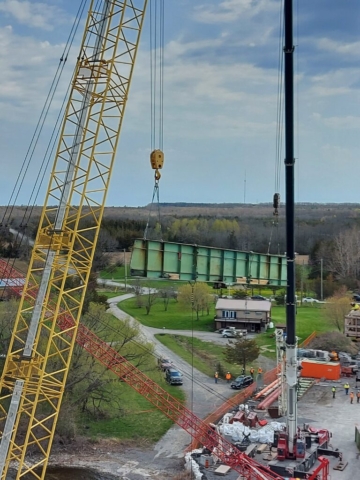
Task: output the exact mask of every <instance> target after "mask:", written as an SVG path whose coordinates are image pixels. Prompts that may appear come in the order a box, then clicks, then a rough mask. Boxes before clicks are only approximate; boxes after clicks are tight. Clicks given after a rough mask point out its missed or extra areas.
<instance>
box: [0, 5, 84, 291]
mask: <svg viewBox="0 0 360 480" xmlns="http://www.w3.org/2000/svg"><path fill="white" fill-rule="evenodd" d="M86 3H87V0H81V3H80V6H79V8H78V10H77V13H76V16H75V19H74V21H73V24H72V27H71V30H70V33H69V35H68V38H67V41H66V44H65V47H64V49H63V53H62V55H61V57H60V60H59V64H58V67H57V69H56V72H55V74H54V77H53V80H52V83H51V85H50V88H49V92H48V94H47V96H46V99H45V102H44V105H43V108H42V110H41V113H40V116H39V119H38V122H37V124H36V127H35V130H34V133H33V136H32V138H31V141H30V145H29V147H28V149H27V152H26V155H25V158H24V160H23V162H22V166H21V168H20V172H19V174H18V176H17V179H16V182H15V185H14V187H13V190H12V193H11V196H10V199H9V202H8V205H7V207H6V208H5V212H4V215H3V217H2V219H1V220H0V226H3V225H4V226H8V222H9V221H10V218H11V215H12V213H13V210H14V208H15V203H16V201H17V199H18V196H19V193H20V191H21V188H22V186H23V183H24V181H25V177H26V174H27V172H28V169H29V167H30V164H31V162H32V159H33V156H34V153H35V150H36V147H37V145H38V142H39V138H40V136H41V133H42V130H43V128H44V124H45V121H46V119H47V116H48V113H49V110H50V107H51V105H52V102H53V99H54V96H55V93H56V90H57V87H58V85H59V82H60V79H61V76H62V73H63V70H64V67H65V64H66V61H67V58H68V55H69V52H70V50H71V47H72V44H73V41H74V38H75V36H76V33H77V30H78V27H79V24H80V21H81V18H82V15H83V12H84V9H85V6H86ZM71 82H72V81H70V82H69V85H68V88H67V91H66V94H65V96H64V98H63V102H62V105H61V108H60V111H59V114H58V116H57V119H56V122H55V125H54V127H53V131H52V133H51V137H50V140H49V142H48V145H47V148H46V151H45V154H44V157H43V159H42V162H41V165H40V168H39V170H38V173H37V176H36V180H35V182H34V185H33V188H32V190H31V194H30V197H29V201H28V205H27V206H26V208H25V210H24V214H23V216H22V219H21V221H20V230H21V231H20V230H19V231H18V232H17V234H16V236H15V240H14V242H15V245H17V246H18V247H19V248H20V246H21V244H22V242H23V240H24V238H26V235H23V232H25V229H26V226H27V222H28V221H29V219H30V218H31V216H32V213H33V209H34V207H35V204H36V200H37V198H38V195H39V192H40V189H41V186H42V183H43V180H44V177H45V174H46V170H47V168H48V165H49V161H50V158H51V155H52V153H53V150H54V146H55V143H56V140H57V138H58V135H59V130H58V125H59V122H60V120H61V119H62V117H63V111H64V107H65V104H66V100H67V97H68V93H69V90H70V88H71ZM55 133H56V134H55ZM51 143H52V146H51ZM49 152H50V153H49ZM46 156H48V158H47V160H46ZM40 178H41V179H40ZM36 190H37V191H36ZM35 191H36V194H35ZM32 199H33V204H32V205H31V200H32ZM15 260H16V259H15V258H13V259H12V262H11V258H9V259H8V261H7V264H8V265H10V263H11V267H13V266H14V263H15ZM3 295H4V293H2V295H1V298H3Z"/></svg>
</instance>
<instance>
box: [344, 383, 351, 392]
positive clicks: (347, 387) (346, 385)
mask: <svg viewBox="0 0 360 480" xmlns="http://www.w3.org/2000/svg"><path fill="white" fill-rule="evenodd" d="M349 388H350V385H349V384H348V382H346V383H345V385H344V389H345V395H349Z"/></svg>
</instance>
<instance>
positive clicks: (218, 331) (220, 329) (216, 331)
mask: <svg viewBox="0 0 360 480" xmlns="http://www.w3.org/2000/svg"><path fill="white" fill-rule="evenodd" d="M224 330H226V328H219V329H218V330H215V333H220V334H222V333H223V331H224Z"/></svg>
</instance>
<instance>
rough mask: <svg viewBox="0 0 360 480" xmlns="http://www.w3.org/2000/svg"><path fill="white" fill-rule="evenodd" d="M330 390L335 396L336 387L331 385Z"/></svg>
mask: <svg viewBox="0 0 360 480" xmlns="http://www.w3.org/2000/svg"><path fill="white" fill-rule="evenodd" d="M331 391H332V394H333V398H335V394H336V387H332V389H331Z"/></svg>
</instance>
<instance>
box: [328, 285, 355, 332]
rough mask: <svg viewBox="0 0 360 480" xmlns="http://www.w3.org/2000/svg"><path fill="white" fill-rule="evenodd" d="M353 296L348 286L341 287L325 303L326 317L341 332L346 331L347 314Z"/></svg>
mask: <svg viewBox="0 0 360 480" xmlns="http://www.w3.org/2000/svg"><path fill="white" fill-rule="evenodd" d="M350 305H351V297H350V295H349V294H348V292H347V290H346V287H342V288H341V289H339V290H338V291H337V292H336V293H335V294H334V295H333V296H332V297H330V298H328V299H327V302H326V303H325V305H324V307H325V312H326V318H327V319H328V321H329V323H331V324H332V325H334V326H335V327H336V328H337V329H338V330H339V332H343V331H344V319H345V315H347V314H348V313H349V310H350V308H351V306H350Z"/></svg>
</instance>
